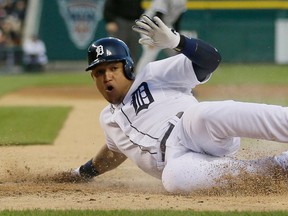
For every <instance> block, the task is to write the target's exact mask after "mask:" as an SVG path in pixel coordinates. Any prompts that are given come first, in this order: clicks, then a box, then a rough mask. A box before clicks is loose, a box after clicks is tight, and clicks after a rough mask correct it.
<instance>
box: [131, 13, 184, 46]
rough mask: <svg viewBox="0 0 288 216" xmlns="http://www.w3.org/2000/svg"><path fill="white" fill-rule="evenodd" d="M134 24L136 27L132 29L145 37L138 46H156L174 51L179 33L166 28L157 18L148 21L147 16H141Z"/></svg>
mask: <svg viewBox="0 0 288 216" xmlns="http://www.w3.org/2000/svg"><path fill="white" fill-rule="evenodd" d="M135 23H136V25H134V26H133V27H132V29H133V30H134V31H136V32H138V33H140V34H144V35H145V37H142V38H140V40H139V43H140V44H146V45H150V46H157V47H159V48H163V49H165V48H170V49H174V48H176V47H177V46H178V44H179V42H180V35H179V33H178V32H176V31H175V30H174V29H171V28H169V27H168V26H166V25H165V24H164V23H163V22H162V20H161V19H160V18H159V17H157V16H155V17H153V19H150V18H149V17H148V16H146V15H143V16H142V17H141V18H140V19H139V20H136V21H135Z"/></svg>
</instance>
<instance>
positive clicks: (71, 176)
mask: <svg viewBox="0 0 288 216" xmlns="http://www.w3.org/2000/svg"><path fill="white" fill-rule="evenodd" d="M92 179H93V178H92V177H91V176H83V175H81V174H80V172H79V168H77V169H73V170H69V171H64V172H60V173H57V174H56V175H54V177H53V180H54V181H56V182H58V183H81V182H89V181H91V180H92Z"/></svg>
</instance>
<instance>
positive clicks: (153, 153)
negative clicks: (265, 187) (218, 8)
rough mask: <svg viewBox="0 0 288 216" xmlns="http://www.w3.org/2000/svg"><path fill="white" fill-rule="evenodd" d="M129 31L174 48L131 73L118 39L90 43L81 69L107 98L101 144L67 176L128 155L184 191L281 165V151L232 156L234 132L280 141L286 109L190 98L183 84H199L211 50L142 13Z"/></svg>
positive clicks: (287, 121)
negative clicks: (259, 156)
mask: <svg viewBox="0 0 288 216" xmlns="http://www.w3.org/2000/svg"><path fill="white" fill-rule="evenodd" d="M133 30H134V31H136V32H139V33H141V34H144V35H146V36H147V37H145V38H142V39H140V40H139V42H140V43H141V44H148V45H154V46H157V47H159V48H170V49H174V50H177V51H178V52H179V53H180V54H179V55H175V56H172V57H169V58H166V59H163V60H159V61H154V62H151V63H149V64H148V65H147V66H146V67H144V68H143V70H141V71H140V72H139V73H138V74H137V75H136V76H135V73H134V64H133V61H132V59H131V57H130V54H129V50H128V48H127V46H126V45H125V43H124V42H122V41H120V40H118V39H116V38H110V37H108V38H102V39H99V40H96V41H95V42H94V43H92V44H91V46H90V47H89V49H88V61H89V66H88V67H87V69H86V71H91V76H92V78H93V79H94V81H95V84H96V86H97V89H98V90H99V92H100V93H101V94H102V95H103V97H104V98H105V99H106V100H107V101H108V102H109V105H107V107H105V108H104V109H103V111H102V112H101V114H100V122H101V126H102V128H103V131H104V135H105V145H104V146H103V148H102V149H101V150H100V152H99V153H98V154H97V155H96V156H95V157H93V158H92V159H91V160H89V161H88V162H87V163H85V164H83V165H82V166H80V167H79V168H77V169H75V170H73V171H72V172H70V174H72V175H73V176H74V177H75V178H78V179H85V180H89V179H92V178H93V177H95V176H98V175H101V174H103V173H105V172H107V171H109V170H112V169H114V168H116V167H117V166H119V165H120V164H121V163H122V162H123V161H125V160H126V158H129V159H130V160H132V161H133V162H134V163H135V164H136V165H137V166H138V167H139V168H140V169H141V170H143V171H144V172H146V173H148V174H149V175H151V176H154V177H156V178H159V179H161V181H162V183H163V186H164V188H165V189H166V190H167V191H168V192H177V193H178V192H183V193H185V192H192V191H195V190H198V189H208V188H210V187H213V186H219V184H220V185H221V184H224V182H223V181H222V182H221V181H217V179H220V178H221V177H222V176H223V175H226V174H228V173H229V174H230V175H231V176H235V177H237V176H238V175H240V173H241V171H243V170H245V171H246V172H248V173H252V174H253V173H261V174H263V175H271V171H270V168H271V167H272V168H275V169H276V168H277V169H278V168H279V169H283V170H286V169H287V166H288V153H287V152H284V153H282V154H280V155H277V156H271V157H267V158H262V159H258V160H237V159H236V158H235V157H233V154H235V153H236V152H237V151H238V149H239V145H240V137H248V138H255V139H264V140H272V141H278V142H288V109H287V108H286V107H281V106H276V105H266V104H257V103H246V102H236V101H232V100H231V101H214V102H213V101H211V102H198V101H197V100H196V98H195V97H194V96H193V95H192V94H191V89H192V88H194V87H195V86H196V85H199V84H202V83H205V82H207V81H208V80H209V78H210V77H211V74H212V72H213V71H215V69H216V68H217V67H218V65H219V63H220V61H221V56H220V54H219V52H218V51H217V49H215V48H214V47H213V46H211V45H209V44H207V43H206V42H204V41H201V40H198V39H193V38H187V37H185V36H184V35H180V34H179V33H178V32H176V31H174V30H172V29H170V28H168V27H167V26H166V25H165V24H164V23H163V22H162V20H161V19H159V18H158V17H156V16H155V17H153V18H152V19H150V18H149V17H147V16H145V15H144V16H142V17H141V18H140V19H139V20H136V24H135V26H133ZM268 168H269V169H268Z"/></svg>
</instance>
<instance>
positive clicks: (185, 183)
mask: <svg viewBox="0 0 288 216" xmlns="http://www.w3.org/2000/svg"><path fill="white" fill-rule="evenodd" d="M182 166H183V164H182ZM186 166H189V168H187V167H181V166H178V165H175V164H169V163H168V164H167V165H166V167H165V169H164V171H163V174H162V183H163V186H164V188H165V189H166V190H167V191H168V192H170V193H189V192H193V191H196V190H201V189H205V188H209V187H211V184H210V181H207V176H206V174H205V173H203V171H202V170H201V167H200V166H198V165H192V164H189V165H188V164H186Z"/></svg>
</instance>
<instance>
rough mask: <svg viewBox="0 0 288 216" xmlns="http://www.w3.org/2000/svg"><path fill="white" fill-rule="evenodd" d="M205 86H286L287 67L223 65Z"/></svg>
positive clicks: (287, 79) (287, 78) (287, 81)
mask: <svg viewBox="0 0 288 216" xmlns="http://www.w3.org/2000/svg"><path fill="white" fill-rule="evenodd" d="M207 84H208V85H210V84H217V85H218V84H223V85H240V84H258V85H262V84H268V85H287V84H288V65H275V64H245V65H244V64H237V65H235V64H223V65H220V66H219V68H218V69H217V70H216V71H215V73H214V74H213V76H212V78H211V79H210V80H209V81H208V82H207ZM205 85H206V84H205Z"/></svg>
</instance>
